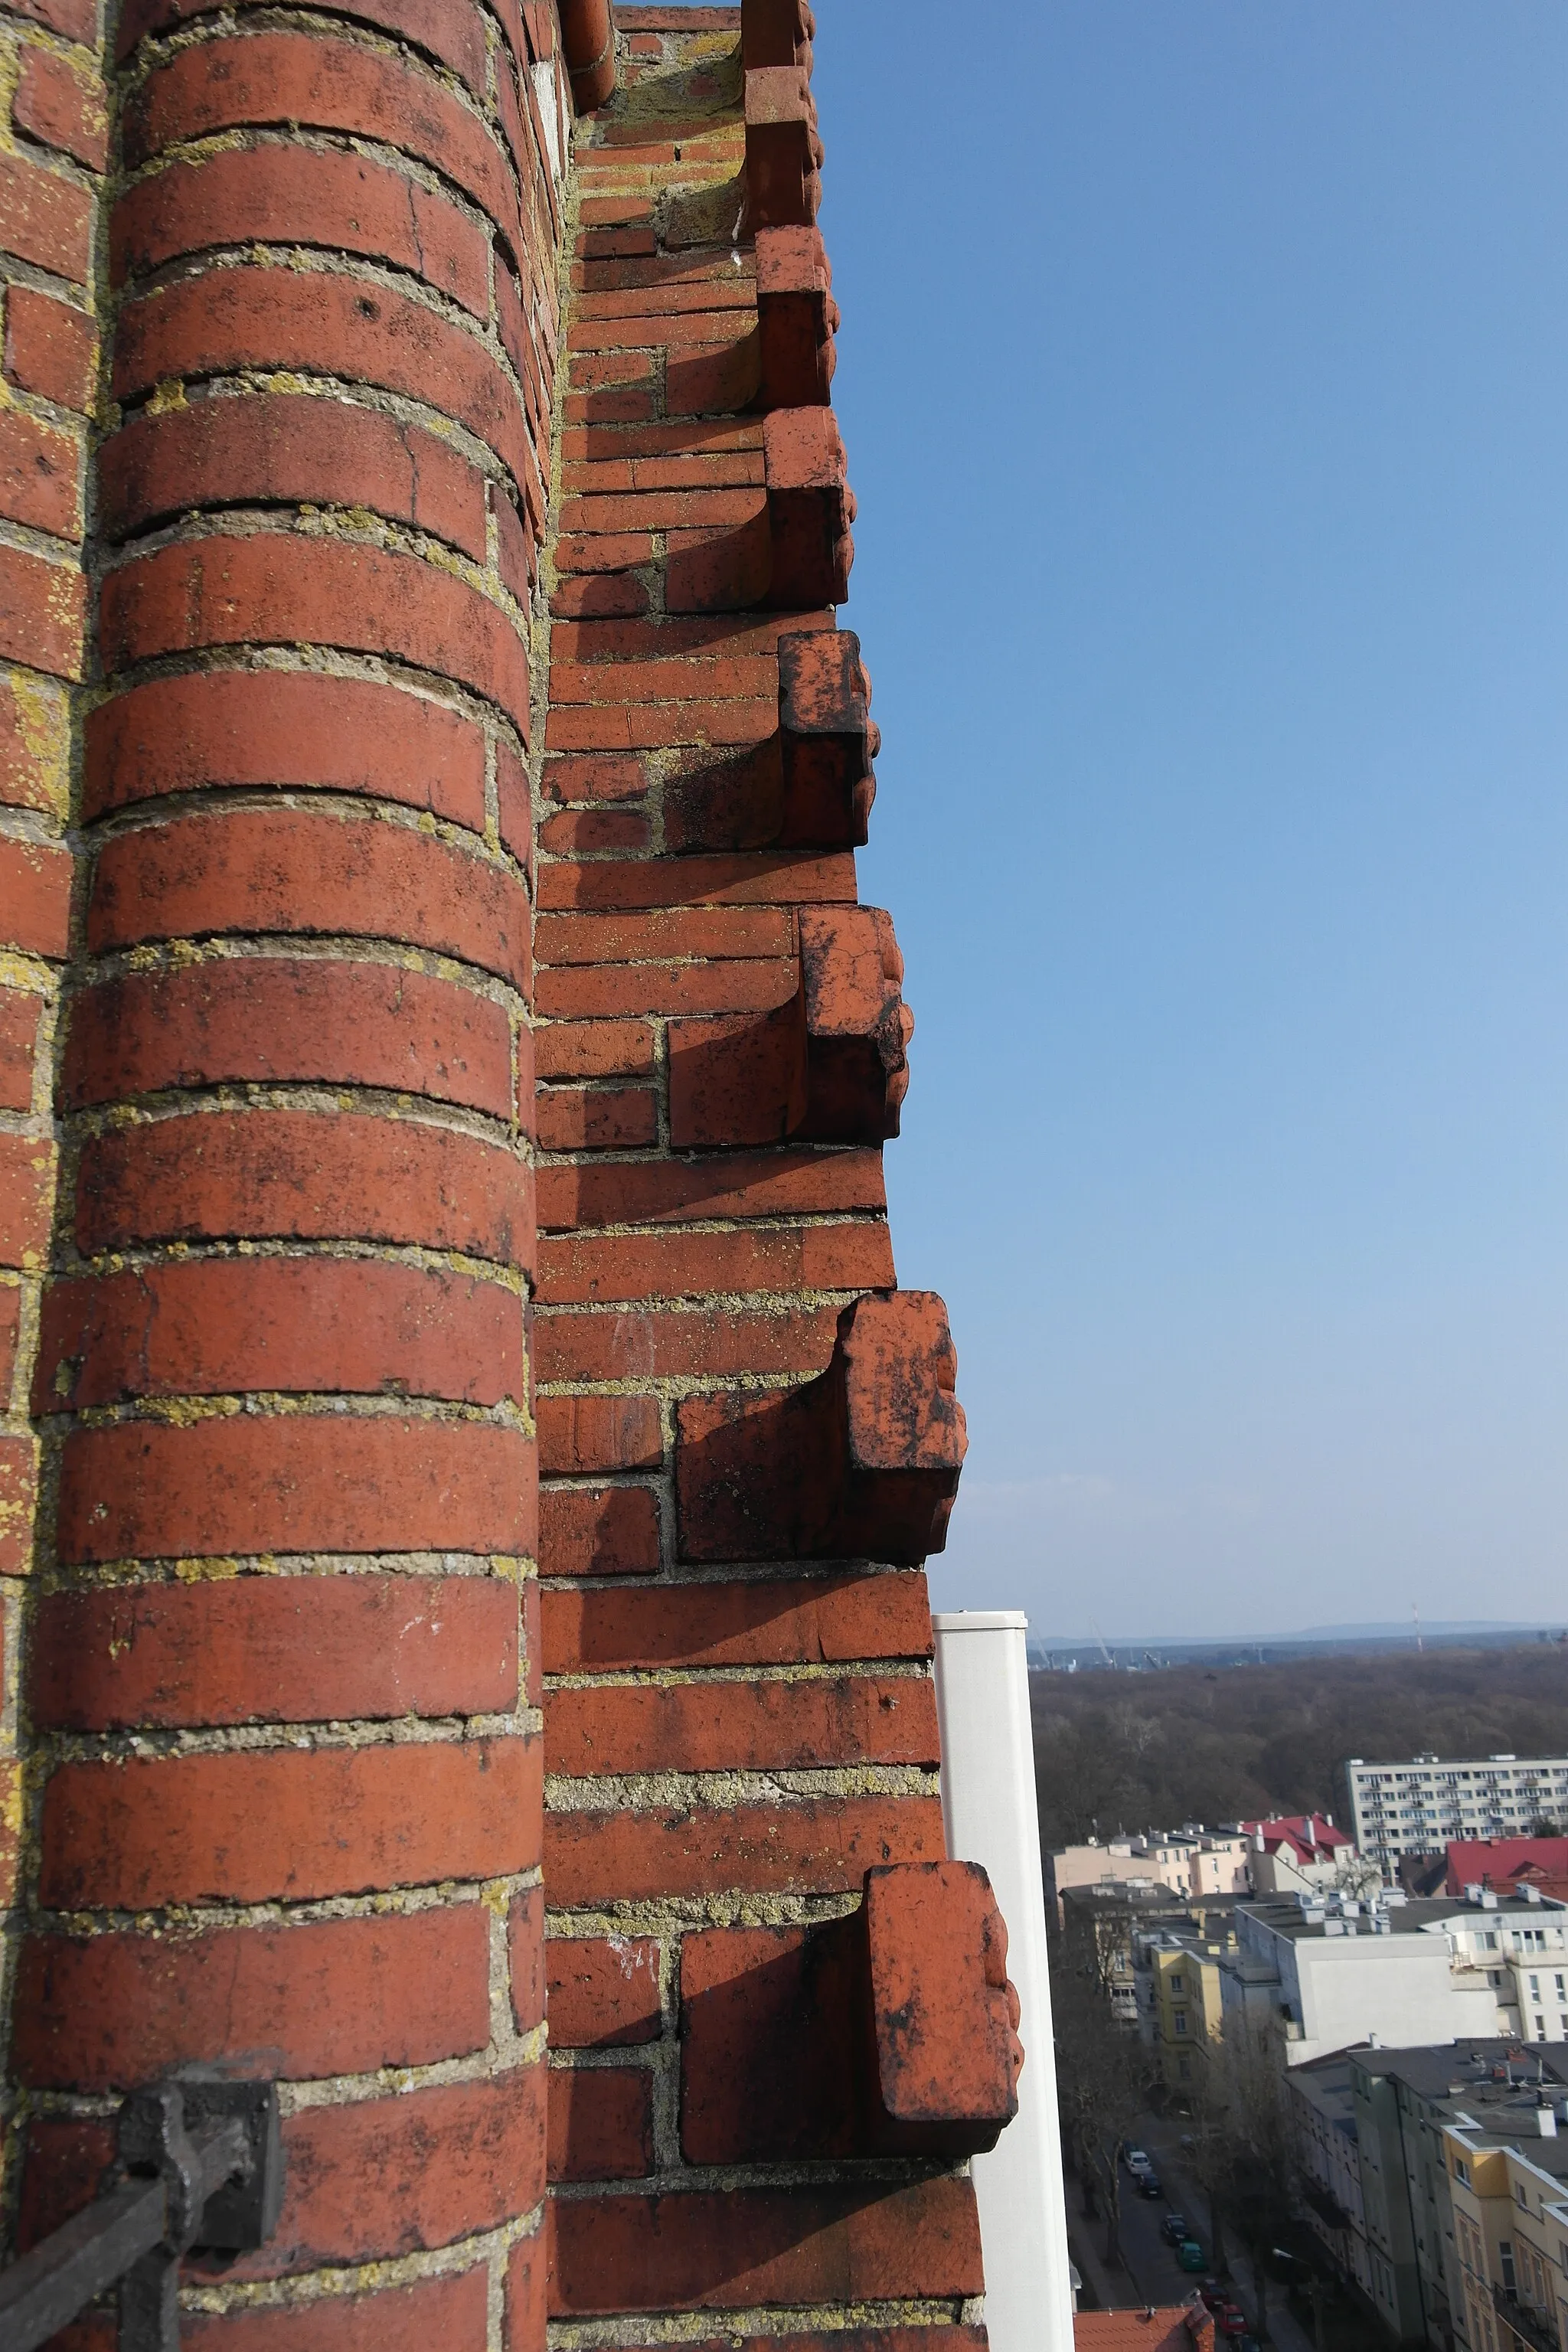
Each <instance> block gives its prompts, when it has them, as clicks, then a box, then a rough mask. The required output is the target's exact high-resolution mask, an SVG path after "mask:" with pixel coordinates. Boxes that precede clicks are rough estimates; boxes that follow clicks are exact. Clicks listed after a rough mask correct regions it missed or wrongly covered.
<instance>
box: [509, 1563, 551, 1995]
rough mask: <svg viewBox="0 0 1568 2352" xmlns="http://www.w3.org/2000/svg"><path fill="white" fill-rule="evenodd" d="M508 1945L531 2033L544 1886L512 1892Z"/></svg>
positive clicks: (538, 1991)
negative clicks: (513, 1893) (515, 1893)
mask: <svg viewBox="0 0 1568 2352" xmlns="http://www.w3.org/2000/svg"><path fill="white" fill-rule="evenodd" d="M531 1590H537V1588H536V1587H531ZM506 1947H507V1973H508V1975H509V1976H510V1979H511V2014H512V2022H513V2023H514V2024H515V2026H516V2027H517V2030H518V2032H520V2033H531V2032H532V2031H533V2029H534V2027H535V2026H536V2025H537V2024H538V2023H539V2022H540V2021H541V2020H542V2017H543V2015H544V1889H543V1887H542V1886H541V1885H532V1886H529V1887H525V1888H524V1889H523V1892H522V1893H521V1895H514V1896H513V1898H512V1901H511V1903H510V1906H509V1907H508V1910H507V1923H506Z"/></svg>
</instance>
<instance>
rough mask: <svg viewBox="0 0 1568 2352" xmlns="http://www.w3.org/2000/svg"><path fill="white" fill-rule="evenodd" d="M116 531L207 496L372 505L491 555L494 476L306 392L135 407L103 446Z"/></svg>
mask: <svg viewBox="0 0 1568 2352" xmlns="http://www.w3.org/2000/svg"><path fill="white" fill-rule="evenodd" d="M99 485H100V502H101V512H102V518H103V529H104V530H105V531H106V533H107V534H108V536H109V537H110V538H111V539H121V538H123V537H124V536H125V534H126V533H127V532H128V531H131V530H145V528H146V527H147V525H148V524H149V523H152V522H159V521H164V520H168V519H169V518H171V517H172V516H174V515H178V514H184V513H186V512H187V511H188V510H189V509H191V508H193V507H200V506H261V505H268V506H273V505H280V504H290V505H292V504H303V503H306V502H310V503H314V504H316V505H320V506H337V507H355V508H369V509H371V510H372V511H374V513H376V514H380V515H385V516H386V517H387V518H388V520H390V521H393V522H402V523H408V524H411V525H413V526H414V527H415V528H416V529H417V530H426V531H429V532H430V533H431V534H432V536H433V537H435V538H437V539H445V540H447V541H450V542H451V544H452V545H453V546H454V547H459V548H461V549H462V550H463V551H464V552H465V553H466V554H468V555H470V556H472V557H473V558H474V560H475V562H479V563H482V562H484V560H485V486H484V478H483V477H482V476H481V475H479V474H478V473H476V471H475V470H474V468H473V467H471V466H470V465H469V464H468V462H467V460H466V459H465V458H463V457H460V456H459V455H458V451H457V450H455V449H453V448H452V447H450V446H449V445H448V444H447V443H446V442H443V441H439V440H437V437H436V436H435V435H434V434H433V433H425V432H422V431H421V430H420V429H419V427H418V426H417V425H408V424H405V423H403V422H402V421H401V420H399V419H398V418H396V417H393V416H387V415H383V414H382V413H381V412H380V411H379V410H377V409H374V408H367V407H364V406H363V405H361V404H358V403H355V404H353V405H351V404H349V403H348V402H347V401H336V400H322V399H320V398H312V397H310V396H309V395H306V394H294V395H288V394H260V395H258V396H256V397H253V398H251V399H248V400H202V401H197V402H195V403H193V404H190V405H188V406H186V407H184V408H176V409H170V410H166V411H164V413H163V415H157V416H149V415H140V416H135V417H132V420H131V422H130V423H129V424H128V425H125V426H124V427H123V428H122V429H121V431H120V432H118V433H116V434H115V435H113V436H112V437H111V438H110V440H109V441H107V442H106V443H105V445H104V446H103V449H102V451H101V452H100V457H99Z"/></svg>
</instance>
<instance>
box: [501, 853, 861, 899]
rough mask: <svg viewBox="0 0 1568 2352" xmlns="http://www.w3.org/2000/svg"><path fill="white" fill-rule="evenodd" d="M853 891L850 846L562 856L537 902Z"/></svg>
mask: <svg viewBox="0 0 1568 2352" xmlns="http://www.w3.org/2000/svg"><path fill="white" fill-rule="evenodd" d="M855 895H856V883H855V860H854V857H853V856H851V855H850V853H849V852H848V851H844V852H841V853H839V854H838V855H837V856H826V857H814V856H793V855H792V856H771V857H770V856H748V855H738V856H729V857H678V858H652V859H648V858H627V859H620V858H604V859H598V860H595V861H594V862H592V863H590V864H588V865H585V866H577V865H574V864H572V863H571V862H570V860H568V859H565V858H563V859H561V860H559V861H558V862H556V863H554V864H552V865H549V866H544V867H543V868H542V871H541V873H540V877H539V903H540V905H541V907H542V908H543V907H548V908H555V909H558V910H561V911H565V910H566V909H568V908H580V909H582V910H583V911H584V912H588V911H594V910H604V911H608V910H610V909H613V908H626V909H631V908H645V907H649V908H651V907H690V906H695V905H698V904H704V905H709V906H730V907H758V906H778V905H781V904H802V905H804V904H811V905H818V904H830V903H832V902H834V901H836V900H837V901H847V902H850V903H853V901H854V898H855Z"/></svg>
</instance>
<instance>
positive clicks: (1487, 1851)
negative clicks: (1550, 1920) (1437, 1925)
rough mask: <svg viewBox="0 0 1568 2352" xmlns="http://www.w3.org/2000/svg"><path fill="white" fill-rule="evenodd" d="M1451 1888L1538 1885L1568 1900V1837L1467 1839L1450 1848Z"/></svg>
mask: <svg viewBox="0 0 1568 2352" xmlns="http://www.w3.org/2000/svg"><path fill="white" fill-rule="evenodd" d="M1446 1883H1447V1892H1448V1894H1450V1895H1463V1894H1464V1893H1465V1891H1466V1889H1467V1888H1468V1887H1471V1886H1482V1887H1486V1886H1489V1887H1491V1888H1493V1889H1494V1890H1500V1889H1502V1888H1504V1887H1510V1888H1511V1887H1519V1886H1537V1887H1539V1888H1540V1890H1541V1892H1542V1895H1555V1896H1556V1898H1557V1900H1558V1901H1559V1902H1563V1900H1565V1899H1568V1837H1521V1838H1467V1839H1462V1840H1457V1841H1456V1842H1455V1843H1452V1844H1450V1846H1449V1848H1448V1867H1447V1882H1446Z"/></svg>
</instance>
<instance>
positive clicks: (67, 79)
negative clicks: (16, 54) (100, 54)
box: [11, 42, 109, 172]
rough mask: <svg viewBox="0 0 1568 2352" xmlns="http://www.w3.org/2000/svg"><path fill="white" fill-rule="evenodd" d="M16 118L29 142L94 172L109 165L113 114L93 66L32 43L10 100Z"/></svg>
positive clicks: (25, 54) (25, 51) (29, 44)
mask: <svg viewBox="0 0 1568 2352" xmlns="http://www.w3.org/2000/svg"><path fill="white" fill-rule="evenodd" d="M11 115H12V120H13V121H15V123H16V127H17V129H18V130H20V131H26V133H27V135H28V137H29V138H32V139H37V140H38V141H39V142H41V143H42V144H43V145H44V146H46V147H58V148H61V149H63V151H64V152H65V153H66V154H68V155H74V156H75V158H76V160H77V162H78V163H85V164H86V165H87V167H88V169H89V171H91V172H101V171H102V170H103V169H104V166H105V165H106V164H107V163H108V161H109V115H108V110H107V109H106V107H105V105H104V92H103V86H102V84H101V82H100V79H99V78H98V75H97V72H96V70H95V68H94V67H93V66H92V65H91V64H89V63H88V62H87V61H86V60H82V61H81V62H80V63H79V62H78V61H77V60H76V59H74V58H63V57H59V56H58V55H57V54H56V53H55V52H54V51H53V50H50V49H45V48H40V47H37V45H36V44H35V43H32V42H29V43H28V44H27V46H26V47H25V48H24V49H23V51H22V70H21V72H20V74H19V75H18V77H17V80H16V97H15V98H14V99H13V100H12V102H11Z"/></svg>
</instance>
